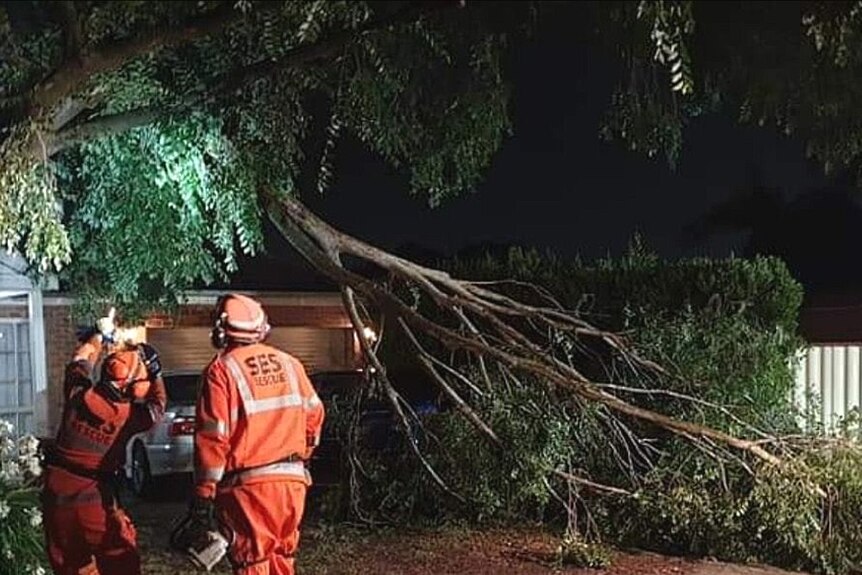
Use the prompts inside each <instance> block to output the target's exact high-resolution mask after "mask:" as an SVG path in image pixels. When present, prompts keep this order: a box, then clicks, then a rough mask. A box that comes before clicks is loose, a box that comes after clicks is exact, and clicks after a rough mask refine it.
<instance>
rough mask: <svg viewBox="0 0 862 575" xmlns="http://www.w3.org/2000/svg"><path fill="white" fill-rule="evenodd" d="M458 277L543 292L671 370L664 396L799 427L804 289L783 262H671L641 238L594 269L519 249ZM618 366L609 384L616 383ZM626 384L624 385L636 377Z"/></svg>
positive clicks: (713, 417) (703, 414)
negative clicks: (797, 382) (794, 409)
mask: <svg viewBox="0 0 862 575" xmlns="http://www.w3.org/2000/svg"><path fill="white" fill-rule="evenodd" d="M452 271H453V273H456V274H458V275H462V276H465V277H470V278H476V279H483V280H491V279H494V278H496V279H500V278H505V279H508V280H512V281H521V282H524V281H532V282H534V283H537V284H538V285H541V286H543V287H544V288H546V289H547V290H548V291H549V292H550V293H552V294H553V295H554V296H556V298H557V300H558V301H559V302H560V303H561V304H562V305H563V306H564V307H566V308H567V309H573V310H578V311H580V312H581V313H582V314H584V315H585V317H587V318H589V319H590V320H591V321H592V322H593V323H594V324H595V325H598V326H600V327H604V328H606V329H610V330H613V331H618V332H621V333H624V334H626V336H627V338H628V339H629V340H630V341H631V342H632V343H633V344H634V345H635V347H636V348H637V349H638V350H639V352H640V353H641V354H642V355H644V356H646V357H648V358H649V359H651V360H654V361H656V362H657V363H659V364H660V365H662V366H665V367H666V368H668V370H669V371H670V372H671V376H670V377H665V378H660V379H659V380H654V381H652V382H651V383H652V384H654V386H655V387H657V388H661V389H664V390H670V391H674V392H679V393H685V394H689V395H693V396H696V397H697V398H698V399H700V400H703V401H709V402H715V403H718V404H721V405H724V406H729V407H732V408H733V411H734V413H735V414H736V415H737V416H738V417H739V418H741V419H743V420H745V421H747V422H749V423H754V424H758V425H761V426H763V427H765V428H767V429H772V430H778V429H787V428H788V427H790V428H792V427H793V425H794V421H793V420H792V419H791V418H790V416H791V415H792V413H791V412H790V411H789V410H788V409H787V400H788V398H789V397H790V393H791V391H792V385H793V369H794V364H793V363H792V360H793V358H794V357H795V353H796V351H797V350H798V349H799V348H800V347H801V340H800V339H799V338H798V336H797V335H796V331H797V317H798V313H799V307H800V305H801V303H802V289H801V286H800V285H799V284H798V283H797V282H796V281H795V280H794V279H793V278H792V277H791V276H790V274H789V272H788V270H787V267H786V266H785V265H784V263H783V262H781V261H780V260H778V259H776V258H771V257H756V258H754V259H751V260H745V259H739V258H728V259H722V260H711V259H703V258H697V259H690V260H680V261H676V262H663V261H661V260H660V259H659V258H658V257H657V256H656V255H655V254H653V253H651V252H650V251H649V250H648V249H646V248H645V247H644V246H643V244H642V242H641V241H640V240H639V238H637V237H635V238H634V239H633V240H632V243H631V246H630V249H629V251H628V253H627V254H626V255H625V256H623V257H622V258H620V259H619V260H613V259H610V258H608V259H603V260H599V261H597V262H596V263H595V264H594V265H585V264H584V263H583V262H580V261H576V262H574V263H568V262H564V261H562V260H560V259H559V258H556V257H554V256H553V255H548V256H542V255H540V254H539V253H537V252H535V251H524V250H521V249H513V250H511V251H510V252H509V253H508V254H507V256H506V257H504V258H492V257H485V258H481V259H478V260H472V261H456V262H455V263H454V264H453V266H452ZM618 367H619V366H610V369H611V373H608V374H605V373H602V376H603V377H611V378H612V379H613V377H615V375H614V374H615V373H618V372H619V370H618V369H617V368H618ZM605 370H606V368H601V371H602V372H604V371H605ZM614 370H616V371H614ZM618 377H620V378H621V381H620V383H624V382H625V379H626V378H630V374H629V375H626V374H625V373H624V372H623V373H622V374H621V375H619V376H618ZM640 401H643V399H641V400H640ZM656 401H659V402H661V404H662V405H663V406H664V407H663V409H662V411H663V412H669V413H674V414H677V415H680V416H682V418H683V419H686V418H691V419H692V420H700V421H708V422H711V423H713V424H717V425H719V426H720V427H722V428H724V429H728V430H731V431H733V432H734V433H736V432H743V430H741V429H737V427H738V425H737V424H736V422H734V421H732V420H729V419H728V418H727V417H726V415H725V414H723V413H720V412H715V411H709V410H707V411H702V410H699V409H694V407H695V406H692V405H691V403H690V402H677V401H672V400H670V399H669V398H668V397H666V396H665V397H660V398H658V399H657V400H656ZM743 434H744V433H743Z"/></svg>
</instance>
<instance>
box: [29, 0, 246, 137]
mask: <svg viewBox="0 0 862 575" xmlns="http://www.w3.org/2000/svg"><path fill="white" fill-rule="evenodd" d="M243 17H244V16H243V14H242V13H241V12H239V11H238V10H234V9H233V8H232V6H231V3H230V2H227V3H225V4H223V5H222V6H221V7H220V8H217V9H215V10H213V11H211V12H209V13H207V14H204V15H202V16H200V17H198V18H196V19H195V20H194V21H192V22H190V23H188V24H186V25H185V26H181V27H178V28H170V27H161V28H153V29H152V30H149V31H147V32H146V33H144V34H142V35H140V36H138V37H136V38H130V39H128V40H124V41H122V42H117V43H115V44H112V45H110V46H108V47H106V48H104V49H102V50H99V51H95V52H92V53H89V54H86V55H82V57H81V58H79V59H68V58H67V59H66V60H65V61H64V63H63V64H62V65H61V66H60V67H59V68H58V69H57V70H55V71H54V72H53V73H52V74H51V75H50V76H49V77H48V78H47V79H45V80H44V81H43V82H41V83H40V84H39V85H38V86H36V87H35V88H34V90H33V93H32V96H31V99H30V103H31V113H32V110H33V109H39V110H43V111H48V110H53V109H54V107H56V106H57V105H58V104H60V102H61V101H62V100H63V99H65V98H68V97H71V96H72V95H74V93H75V92H77V91H78V90H79V89H80V88H81V87H82V86H83V85H84V83H85V82H86V81H87V80H89V79H90V78H91V77H92V76H93V75H95V74H100V73H105V72H110V71H113V70H116V69H118V68H120V67H121V66H123V65H124V64H125V63H127V62H129V61H131V60H133V59H135V58H137V57H139V56H142V55H144V54H147V53H149V52H153V51H155V50H158V49H160V48H165V47H168V46H173V45H177V44H182V43H185V42H190V41H192V40H196V39H198V38H203V37H206V36H209V35H211V34H214V33H216V32H218V31H220V30H222V29H224V28H225V27H227V26H229V25H231V24H233V23H235V22H238V21H239V20H241V19H242V18H243ZM60 127H62V126H60Z"/></svg>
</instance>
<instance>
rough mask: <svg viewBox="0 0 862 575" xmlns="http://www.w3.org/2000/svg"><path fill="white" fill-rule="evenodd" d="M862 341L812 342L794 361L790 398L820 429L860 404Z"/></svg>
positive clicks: (827, 426) (824, 428)
mask: <svg viewBox="0 0 862 575" xmlns="http://www.w3.org/2000/svg"><path fill="white" fill-rule="evenodd" d="M860 360H862V345H858V344H852V345H812V346H810V347H808V348H806V349H805V350H803V351H802V352H801V358H800V361H799V362H798V363H797V365H796V388H795V390H794V400H795V402H796V406H797V408H799V410H800V412H801V413H803V414H806V413H807V415H808V416H809V417H810V418H811V419H810V420H809V421H811V422H812V423H813V424H814V425H815V426H817V427H821V428H822V429H823V430H824V431H829V430H832V429H834V428H835V426H836V425H838V423H839V422H840V421H841V420H842V419H843V418H844V417H845V416H847V414H848V413H850V412H851V411H854V410H855V411H858V410H859V406H860V404H862V384H860V383H862V382H860V377H862V370H860Z"/></svg>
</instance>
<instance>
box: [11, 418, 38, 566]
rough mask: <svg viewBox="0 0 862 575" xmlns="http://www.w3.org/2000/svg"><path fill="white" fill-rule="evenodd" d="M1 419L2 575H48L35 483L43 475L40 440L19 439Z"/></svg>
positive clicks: (31, 438)
mask: <svg viewBox="0 0 862 575" xmlns="http://www.w3.org/2000/svg"><path fill="white" fill-rule="evenodd" d="M12 431H13V429H12V425H11V424H10V423H8V422H7V421H5V420H2V419H0V574H2V575H13V574H14V575H19V574H21V573H27V574H33V575H44V574H45V569H44V567H43V564H44V561H45V550H44V547H43V544H42V540H43V537H42V529H41V527H42V511H41V509H40V506H39V493H38V491H37V489H36V488H35V487H34V482H35V480H36V479H37V478H38V476H39V475H40V474H41V463H40V459H39V456H38V454H37V450H38V442H37V440H36V439H35V438H33V437H22V438H20V439H19V440H18V441H17V442H16V441H15V439H14V436H13V435H12Z"/></svg>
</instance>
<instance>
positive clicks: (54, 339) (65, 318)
mask: <svg viewBox="0 0 862 575" xmlns="http://www.w3.org/2000/svg"><path fill="white" fill-rule="evenodd" d="M44 318H45V362H46V363H47V364H48V365H47V366H46V375H47V377H48V382H47V384H48V427H49V430H50V432H51V434H52V435H53V433H54V431H55V430H56V426H57V424H58V423H59V421H60V410H61V409H62V407H63V398H62V390H63V371H64V370H65V366H66V362H68V361H69V358H71V357H72V352H74V351H75V345H76V344H77V341H76V339H75V323H74V322H73V321H72V311H71V308H70V307H69V306H68V305H46V306H45V309H44Z"/></svg>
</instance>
